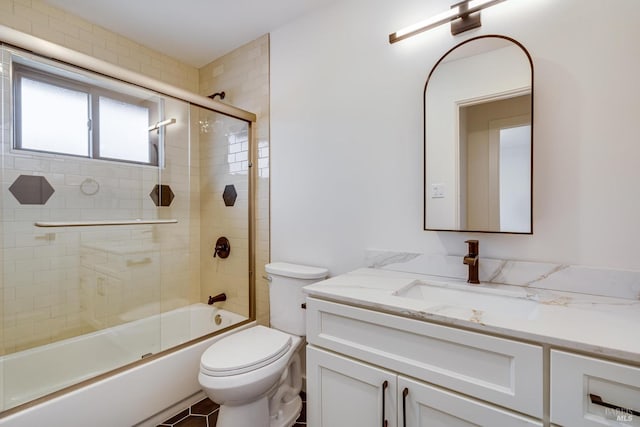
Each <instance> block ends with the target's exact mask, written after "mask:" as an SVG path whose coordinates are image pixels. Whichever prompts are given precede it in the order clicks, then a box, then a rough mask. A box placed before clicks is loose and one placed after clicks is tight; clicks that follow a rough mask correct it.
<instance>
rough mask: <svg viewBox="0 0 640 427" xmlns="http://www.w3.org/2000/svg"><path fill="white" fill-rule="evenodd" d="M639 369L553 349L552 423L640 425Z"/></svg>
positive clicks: (593, 426) (561, 424)
mask: <svg viewBox="0 0 640 427" xmlns="http://www.w3.org/2000/svg"><path fill="white" fill-rule="evenodd" d="M638 411H640V368H638V367H635V366H630V365H626V364H622V363H615V362H610V361H605V360H601V359H598V358H594V357H588V356H582V355H577V354H572V353H568V352H564V351H557V350H552V351H551V422H552V423H554V424H557V425H559V426H574V425H580V426H585V427H600V426H614V425H615V426H619V425H624V426H640V413H639V412H638Z"/></svg>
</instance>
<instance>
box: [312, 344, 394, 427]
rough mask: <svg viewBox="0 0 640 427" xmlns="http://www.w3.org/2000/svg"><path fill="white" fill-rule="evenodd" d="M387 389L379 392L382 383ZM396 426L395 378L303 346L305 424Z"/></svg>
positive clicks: (379, 370) (374, 369)
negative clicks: (304, 364)
mask: <svg viewBox="0 0 640 427" xmlns="http://www.w3.org/2000/svg"><path fill="white" fill-rule="evenodd" d="M385 381H386V383H387V386H386V388H385V389H384V390H383V386H382V385H383V383H384V382H385ZM383 394H384V400H385V419H386V420H387V424H386V425H387V427H396V413H397V405H396V401H395V397H396V375H395V374H393V373H391V372H389V371H385V370H383V369H378V368H374V367H372V366H369V365H367V364H364V363H361V362H357V361H354V360H351V359H347V358H345V357H342V356H339V355H336V354H333V353H329V352H326V351H323V350H319V349H317V348H314V347H311V346H307V424H308V425H309V426H310V427H376V426H382V425H383V423H382V400H383Z"/></svg>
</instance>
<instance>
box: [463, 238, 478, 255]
mask: <svg viewBox="0 0 640 427" xmlns="http://www.w3.org/2000/svg"><path fill="white" fill-rule="evenodd" d="M465 243H467V244H468V245H469V253H470V254H474V255H477V254H478V252H479V251H480V241H478V240H465Z"/></svg>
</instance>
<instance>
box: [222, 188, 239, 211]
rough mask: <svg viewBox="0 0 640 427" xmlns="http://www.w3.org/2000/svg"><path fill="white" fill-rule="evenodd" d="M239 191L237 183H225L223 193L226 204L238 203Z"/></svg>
mask: <svg viewBox="0 0 640 427" xmlns="http://www.w3.org/2000/svg"><path fill="white" fill-rule="evenodd" d="M237 198H238V193H237V192H236V187H235V185H233V184H232V185H225V187H224V192H223V193H222V199H223V200H224V205H225V206H233V205H235V204H236V199H237Z"/></svg>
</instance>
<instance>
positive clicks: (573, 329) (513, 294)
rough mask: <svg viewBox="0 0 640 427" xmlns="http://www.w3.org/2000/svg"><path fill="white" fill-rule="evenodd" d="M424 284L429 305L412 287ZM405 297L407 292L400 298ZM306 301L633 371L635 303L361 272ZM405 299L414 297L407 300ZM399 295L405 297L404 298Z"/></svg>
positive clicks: (315, 290) (637, 348)
mask: <svg viewBox="0 0 640 427" xmlns="http://www.w3.org/2000/svg"><path fill="white" fill-rule="evenodd" d="M421 282H426V283H429V284H430V285H431V286H429V287H428V288H429V290H430V292H429V297H428V298H426V299H422V298H420V297H418V296H417V294H419V289H417V288H416V289H412V290H411V289H409V288H410V287H412V285H414V284H416V283H421ZM408 290H410V291H412V292H409V293H408V292H407V291H408ZM304 291H305V293H306V294H307V295H308V296H312V297H317V298H322V299H327V300H332V301H336V302H341V303H345V304H350V305H356V306H359V307H365V308H370V309H373V310H378V311H383V312H387V313H391V314H397V315H400V316H404V317H409V318H412V319H418V320H426V321H435V322H438V323H443V324H447V325H451V326H459V327H464V328H468V329H474V330H478V331H481V332H487V333H495V334H500V335H503V336H508V337H512V338H517V339H522V340H527V341H535V342H539V343H544V344H549V345H551V346H554V347H561V348H565V349H571V350H576V351H582V352H588V353H593V354H596V355H602V356H604V357H608V358H614V359H621V360H626V361H629V362H632V363H635V364H639V363H640V335H639V334H638V332H637V331H638V329H637V328H638V325H640V300H637V299H622V298H611V297H604V296H595V295H588V294H580V293H573V292H561V291H557V290H545V289H531V288H527V287H522V286H513V285H496V284H489V283H483V284H480V285H469V284H467V283H465V282H464V281H462V280H459V279H448V278H443V277H436V276H427V275H422V274H416V273H404V272H398V271H388V270H380V269H373V268H363V269H359V270H355V271H353V272H350V273H346V274H342V275H340V276H336V277H333V278H330V279H328V280H324V281H322V282H318V283H315V284H312V285H309V286H306V287H305V288H304ZM407 294H409V295H413V296H414V297H408V296H406V295H407ZM403 295H404V296H403Z"/></svg>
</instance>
